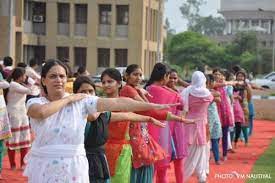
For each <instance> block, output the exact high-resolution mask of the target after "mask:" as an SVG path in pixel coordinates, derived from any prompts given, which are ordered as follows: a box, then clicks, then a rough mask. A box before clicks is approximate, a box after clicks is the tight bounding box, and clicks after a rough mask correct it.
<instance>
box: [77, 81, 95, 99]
mask: <svg viewBox="0 0 275 183" xmlns="http://www.w3.org/2000/svg"><path fill="white" fill-rule="evenodd" d="M77 93H85V94H88V95H93V96H94V95H95V89H94V87H93V86H92V85H90V84H88V83H83V84H81V86H80V88H79V89H78V90H77Z"/></svg>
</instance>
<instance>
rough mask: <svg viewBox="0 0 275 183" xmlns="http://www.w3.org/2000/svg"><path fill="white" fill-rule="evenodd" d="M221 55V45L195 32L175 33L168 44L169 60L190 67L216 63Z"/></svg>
mask: <svg viewBox="0 0 275 183" xmlns="http://www.w3.org/2000/svg"><path fill="white" fill-rule="evenodd" d="M223 56H224V49H223V48H222V47H219V46H218V45H217V44H216V43H215V42H212V41H211V40H209V39H208V38H207V37H206V36H203V35H201V34H199V33H196V32H183V33H179V34H176V35H175V36H173V37H172V39H171V41H170V43H169V45H168V59H169V62H170V63H171V64H176V65H179V66H182V67H189V68H190V69H193V68H204V66H205V65H211V66H214V65H217V64H219V63H220V62H222V61H223Z"/></svg>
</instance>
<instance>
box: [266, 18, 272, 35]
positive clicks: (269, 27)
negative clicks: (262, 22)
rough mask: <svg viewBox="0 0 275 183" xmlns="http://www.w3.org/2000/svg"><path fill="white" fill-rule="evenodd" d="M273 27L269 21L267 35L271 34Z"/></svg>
mask: <svg viewBox="0 0 275 183" xmlns="http://www.w3.org/2000/svg"><path fill="white" fill-rule="evenodd" d="M271 26H272V24H271V20H269V21H268V30H267V33H268V34H271Z"/></svg>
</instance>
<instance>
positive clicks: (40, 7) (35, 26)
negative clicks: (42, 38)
mask: <svg viewBox="0 0 275 183" xmlns="http://www.w3.org/2000/svg"><path fill="white" fill-rule="evenodd" d="M24 20H25V21H24V32H26V33H34V34H39V35H45V34H46V3H43V2H34V1H27V0H25V1H24Z"/></svg>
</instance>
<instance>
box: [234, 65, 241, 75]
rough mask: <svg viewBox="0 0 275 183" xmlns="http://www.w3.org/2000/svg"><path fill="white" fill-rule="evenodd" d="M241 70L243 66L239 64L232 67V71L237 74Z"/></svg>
mask: <svg viewBox="0 0 275 183" xmlns="http://www.w3.org/2000/svg"><path fill="white" fill-rule="evenodd" d="M240 70H242V68H241V66H239V65H235V66H234V67H233V68H232V71H233V73H234V74H236V73H237V72H239V71H240Z"/></svg>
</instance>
